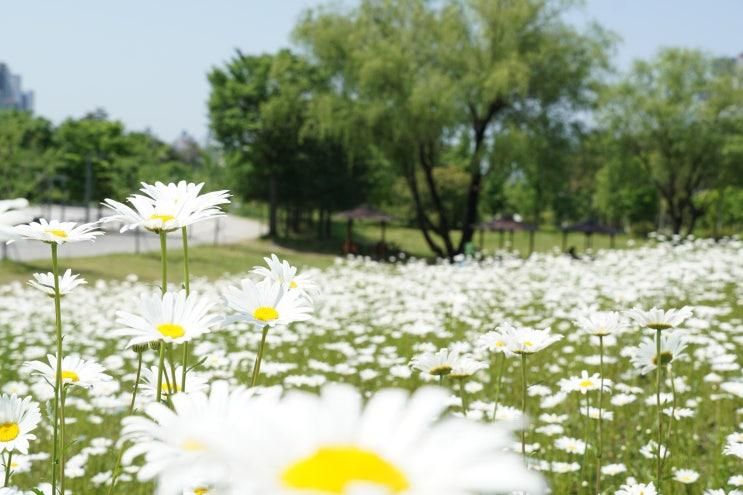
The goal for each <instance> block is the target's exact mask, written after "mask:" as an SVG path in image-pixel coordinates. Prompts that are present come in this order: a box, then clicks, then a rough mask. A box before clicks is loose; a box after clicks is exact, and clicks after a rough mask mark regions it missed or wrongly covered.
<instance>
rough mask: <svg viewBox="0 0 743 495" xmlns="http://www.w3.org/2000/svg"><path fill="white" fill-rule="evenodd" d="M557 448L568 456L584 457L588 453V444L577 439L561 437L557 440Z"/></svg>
mask: <svg viewBox="0 0 743 495" xmlns="http://www.w3.org/2000/svg"><path fill="white" fill-rule="evenodd" d="M555 448H557V449H559V450H562V451H564V452H567V453H568V454H578V455H582V454H583V453H584V452H585V451H586V442H584V441H583V440H578V439H577V438H570V437H561V438H558V439H557V440H555Z"/></svg>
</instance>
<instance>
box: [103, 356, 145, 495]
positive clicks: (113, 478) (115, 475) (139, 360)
mask: <svg viewBox="0 0 743 495" xmlns="http://www.w3.org/2000/svg"><path fill="white" fill-rule="evenodd" d="M141 373H142V353H141V352H138V353H137V377H136V378H135V380H134V391H133V392H132V401H131V402H130V403H129V414H128V416H131V415H132V413H133V412H134V402H135V401H136V400H137V391H138V390H139V377H140V375H141ZM123 455H124V445H123V444H122V445H121V447H119V452H118V454H117V455H116V463H115V464H114V468H113V471H111V486H109V487H108V495H111V494H112V493H113V492H114V489H115V488H116V481H117V480H118V478H119V467H120V466H121V457H122V456H123Z"/></svg>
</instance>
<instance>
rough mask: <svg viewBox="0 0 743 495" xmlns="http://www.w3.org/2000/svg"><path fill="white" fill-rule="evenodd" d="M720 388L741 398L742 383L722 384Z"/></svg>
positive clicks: (742, 392) (742, 391) (742, 393)
mask: <svg viewBox="0 0 743 495" xmlns="http://www.w3.org/2000/svg"><path fill="white" fill-rule="evenodd" d="M720 388H721V389H722V390H724V391H725V392H727V393H729V394H732V395H735V396H736V397H743V382H724V383H721V384H720Z"/></svg>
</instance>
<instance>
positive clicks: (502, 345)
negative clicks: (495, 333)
mask: <svg viewBox="0 0 743 495" xmlns="http://www.w3.org/2000/svg"><path fill="white" fill-rule="evenodd" d="M495 347H506V343H505V342H503V341H502V340H498V341H496V342H495Z"/></svg>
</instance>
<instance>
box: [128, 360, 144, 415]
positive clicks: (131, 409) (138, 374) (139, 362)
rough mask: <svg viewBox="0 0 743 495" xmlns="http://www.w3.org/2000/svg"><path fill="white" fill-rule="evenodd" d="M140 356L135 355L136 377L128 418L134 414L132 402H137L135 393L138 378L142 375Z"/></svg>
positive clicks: (137, 386)
mask: <svg viewBox="0 0 743 495" xmlns="http://www.w3.org/2000/svg"><path fill="white" fill-rule="evenodd" d="M142 354H143V353H141V352H138V353H137V377H136V378H135V379H134V391H133V392H132V401H131V403H129V416H131V415H132V413H133V412H134V401H136V400H137V391H138V390H139V377H140V375H141V374H142Z"/></svg>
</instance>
